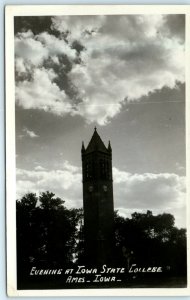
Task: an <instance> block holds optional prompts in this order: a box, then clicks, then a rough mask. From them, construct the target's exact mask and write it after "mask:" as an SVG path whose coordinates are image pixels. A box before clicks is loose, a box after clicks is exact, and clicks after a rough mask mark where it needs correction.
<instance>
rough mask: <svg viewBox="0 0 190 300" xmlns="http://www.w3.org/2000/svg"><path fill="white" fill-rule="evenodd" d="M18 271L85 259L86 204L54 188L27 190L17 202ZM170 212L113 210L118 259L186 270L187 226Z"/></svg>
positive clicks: (182, 273)
mask: <svg viewBox="0 0 190 300" xmlns="http://www.w3.org/2000/svg"><path fill="white" fill-rule="evenodd" d="M16 209H17V266H18V275H19V274H22V272H23V270H24V269H26V268H29V266H31V265H34V264H35V265H38V266H46V267H50V266H51V267H56V266H57V267H60V266H67V265H70V266H71V265H72V264H78V263H80V262H81V261H82V257H83V252H84V249H83V248H84V247H83V244H84V241H83V232H82V223H83V221H82V220H83V211H82V209H68V208H66V207H65V206H64V201H63V200H62V199H60V198H58V197H55V195H54V194H53V193H50V192H45V193H42V194H41V195H40V196H39V197H37V196H36V195H35V194H33V193H29V194H26V195H25V196H24V197H22V198H21V199H20V200H17V202H16ZM174 222H175V220H174V217H173V216H172V215H171V214H166V213H163V214H160V215H157V216H153V214H152V212H151V211H147V213H145V214H143V213H136V212H135V213H133V214H132V218H130V219H129V218H123V217H121V216H119V215H118V213H117V212H115V243H116V250H115V251H116V254H115V257H116V263H117V264H120V265H125V266H126V267H130V265H131V264H132V263H136V264H138V265H142V266H163V267H164V268H165V270H167V272H169V273H170V274H171V275H175V276H178V275H179V276H185V275H186V230H185V229H178V228H177V227H175V226H174V225H175V223H174Z"/></svg>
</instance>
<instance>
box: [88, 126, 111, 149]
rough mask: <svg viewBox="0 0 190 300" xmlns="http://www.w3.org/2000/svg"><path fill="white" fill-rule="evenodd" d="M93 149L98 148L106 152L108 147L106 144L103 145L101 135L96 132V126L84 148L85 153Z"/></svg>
mask: <svg viewBox="0 0 190 300" xmlns="http://www.w3.org/2000/svg"><path fill="white" fill-rule="evenodd" d="M95 150H99V151H102V152H106V153H107V152H108V149H107V148H106V146H105V145H104V143H103V142H102V140H101V137H100V136H99V134H98V133H97V130H96V127H95V128H94V133H93V136H92V138H91V140H90V142H89V144H88V146H87V148H86V153H90V152H93V151H95Z"/></svg>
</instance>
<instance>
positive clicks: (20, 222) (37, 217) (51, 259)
mask: <svg viewBox="0 0 190 300" xmlns="http://www.w3.org/2000/svg"><path fill="white" fill-rule="evenodd" d="M16 207H17V257H18V264H20V265H22V264H27V263H30V262H33V263H34V262H37V263H41V264H42V263H46V264H48V263H50V264H51V265H52V264H54V265H56V264H60V263H68V262H70V261H72V259H73V253H74V252H75V248H76V246H77V245H76V240H77V235H78V231H77V225H78V220H79V214H78V210H76V209H67V208H66V207H65V206H64V201H63V200H62V199H60V198H56V197H55V195H54V194H53V193H50V192H48V191H47V192H45V193H42V194H41V195H40V196H39V197H37V196H36V194H32V193H29V194H27V195H25V196H24V197H22V199H21V200H17V202H16Z"/></svg>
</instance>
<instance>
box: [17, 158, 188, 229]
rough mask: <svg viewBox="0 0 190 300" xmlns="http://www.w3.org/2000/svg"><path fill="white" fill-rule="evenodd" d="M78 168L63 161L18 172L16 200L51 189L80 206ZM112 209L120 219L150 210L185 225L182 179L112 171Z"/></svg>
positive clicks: (164, 174) (80, 194)
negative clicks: (52, 167)
mask: <svg viewBox="0 0 190 300" xmlns="http://www.w3.org/2000/svg"><path fill="white" fill-rule="evenodd" d="M81 173H82V172H81V168H79V167H77V166H74V165H72V164H71V163H70V162H69V161H64V163H63V166H62V168H60V169H56V170H48V169H45V168H43V167H42V166H37V167H36V168H35V169H34V170H31V171H29V170H25V169H17V198H20V197H22V196H23V195H24V194H25V193H27V192H37V193H40V192H43V191H46V190H50V191H51V192H53V193H55V194H56V196H59V197H61V198H62V199H63V200H65V201H66V203H65V204H66V206H68V207H82V205H83V204H82V175H81ZM113 179H114V180H113V185H114V206H115V209H116V210H117V209H118V210H119V213H120V214H121V215H123V216H128V217H129V216H130V214H131V213H133V212H135V211H138V212H145V211H146V210H151V211H153V213H155V214H159V213H163V212H168V213H172V214H173V215H174V216H175V218H176V224H177V225H179V226H185V178H184V177H183V176H179V175H176V174H170V173H161V174H152V173H143V174H131V173H127V172H125V171H121V170H119V169H117V168H113Z"/></svg>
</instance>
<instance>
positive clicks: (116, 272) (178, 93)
mask: <svg viewBox="0 0 190 300" xmlns="http://www.w3.org/2000/svg"><path fill="white" fill-rule="evenodd" d="M13 8H14V7H12V11H11V9H10V11H11V13H12V15H11V20H12V22H11V24H10V22H9V26H10V27H11V30H12V32H13V37H12V41H10V43H12V45H13V48H12V49H11V55H10V61H9V65H11V67H12V71H10V80H11V81H12V78H13V86H11V91H8V92H7V107H6V110H7V112H6V113H7V124H8V123H9V125H7V128H8V129H7V149H8V150H7V151H8V153H11V156H12V160H10V163H7V219H8V220H9V222H12V225H10V226H11V234H13V236H14V238H13V240H11V242H12V241H13V243H14V246H13V247H12V248H11V249H10V239H11V238H10V237H9V238H8V250H7V251H8V257H9V256H10V253H11V255H12V256H13V257H14V258H15V268H14V271H15V274H14V275H15V278H16V281H15V282H16V287H15V289H16V291H17V292H18V293H19V292H21V293H22V291H46V295H47V291H50V292H51V290H52V291H55V292H56V291H63V292H64V291H72V290H80V291H81V293H82V292H83V291H85V292H86V293H88V292H89V293H90V291H91V290H94V289H95V290H99V291H100V290H102V291H108V293H109V290H110V291H111V290H114V291H116V292H117V291H120V292H121V294H122V293H124V294H123V295H127V293H128V291H130V290H131V289H133V291H134V294H135V291H139V290H141V291H142V295H143V290H148V289H154V290H156V291H159V289H166V290H167V291H172V289H176V290H178V292H179V293H180V291H181V293H183V292H184V291H186V290H187V288H188V282H187V274H188V263H187V233H188V231H187V230H188V217H187V212H188V209H187V206H188V204H187V201H186V199H187V192H186V188H187V187H186V173H187V170H186V169H187V167H186V166H187V158H186V157H187V151H186V146H187V144H186V121H187V114H186V107H187V99H186V98H187V97H186V88H187V86H186V85H187V84H186V57H185V53H186V49H187V40H186V19H187V16H186V14H185V10H184V12H183V13H182V12H181V11H180V12H179V13H178V12H177V10H176V11H175V13H173V12H172V13H169V11H167V12H166V13H164V12H163V10H162V11H161V12H159V11H158V10H156V8H155V13H154V12H153V11H150V13H147V12H146V13H139V12H138V11H137V13H135V12H134V11H133V13H128V10H127V8H126V7H125V9H123V13H122V7H121V8H120V10H119V13H117V10H116V11H115V10H114V7H112V11H110V10H108V14H106V11H105V10H103V12H104V11H105V13H103V12H101V10H100V9H99V13H94V14H93V13H92V11H90V12H89V13H86V12H85V13H84V10H83V13H81V11H82V10H78V13H77V9H76V10H75V12H74V13H73V14H72V13H70V14H69V13H67V12H66V13H65V12H64V7H63V8H62V11H63V13H61V10H60V11H59V10H58V9H57V13H55V10H54V11H52V12H51V8H50V7H49V9H48V11H47V14H46V13H45V12H43V13H41V14H40V13H38V14H33V15H32V12H30V13H28V11H29V10H27V12H26V13H25V14H24V9H23V12H22V14H19V10H18V11H17V13H16V14H14V9H13ZM42 10H43V9H42V8H41V10H40V11H42ZM15 11H16V10H15ZM20 11H21V10H20ZM53 12H54V13H53ZM7 43H9V42H7ZM6 53H7V52H6ZM6 60H7V61H8V57H6ZM8 70H9V69H8ZM11 76H12V77H11ZM6 78H7V80H9V71H7V77H6ZM7 86H8V83H7ZM7 90H8V89H7ZM9 95H12V97H10V99H8V98H9ZM10 107H11V108H10ZM10 119H11V120H12V121H11V122H12V123H11V124H12V125H10V122H9V120H10ZM8 159H9V154H7V160H8ZM12 170H13V171H12ZM11 182H14V183H13V184H12V185H11ZM11 207H12V208H11ZM10 208H11V210H12V212H11V215H10V216H9V212H10V211H9V210H10ZM11 216H12V217H11ZM11 220H12V221H11ZM8 235H10V233H9V231H8ZM11 259H13V258H11ZM13 265H14V264H13ZM9 267H10V263H8V268H9ZM13 273H14V272H13ZM11 276H13V275H11ZM150 294H151V293H150ZM31 295H32V294H31ZM38 295H39V293H38ZM42 295H43V293H42ZM51 295H52V294H51ZM63 295H64V293H63ZM81 295H82V294H81Z"/></svg>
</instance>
